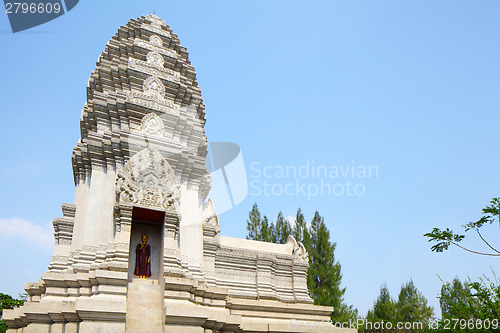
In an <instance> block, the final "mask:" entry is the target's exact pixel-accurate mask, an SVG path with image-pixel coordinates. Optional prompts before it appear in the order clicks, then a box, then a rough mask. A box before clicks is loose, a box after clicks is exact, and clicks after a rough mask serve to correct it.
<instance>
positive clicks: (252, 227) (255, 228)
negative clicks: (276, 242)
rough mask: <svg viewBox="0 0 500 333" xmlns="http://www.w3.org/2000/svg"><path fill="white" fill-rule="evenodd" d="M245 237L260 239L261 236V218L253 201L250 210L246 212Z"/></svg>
mask: <svg viewBox="0 0 500 333" xmlns="http://www.w3.org/2000/svg"><path fill="white" fill-rule="evenodd" d="M247 230H248V235H247V237H246V238H247V239H254V240H261V237H262V218H261V216H260V212H259V207H257V203H254V205H253V207H252V210H251V211H250V213H248V220H247Z"/></svg>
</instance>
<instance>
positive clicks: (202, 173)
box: [3, 15, 352, 333]
mask: <svg viewBox="0 0 500 333" xmlns="http://www.w3.org/2000/svg"><path fill="white" fill-rule="evenodd" d="M204 124H205V106H204V104H203V100H202V98H201V93H200V89H199V87H198V83H197V80H196V73H195V70H194V67H193V66H192V65H191V63H190V61H189V59H188V53H187V51H186V48H184V47H183V46H182V45H181V44H180V42H179V39H178V37H177V35H175V34H174V33H173V32H172V30H171V29H170V28H169V27H168V26H167V25H166V24H165V22H164V21H163V20H161V19H160V18H159V17H157V16H154V15H148V16H146V17H141V18H139V19H136V20H131V21H130V22H128V23H127V24H126V25H124V26H122V27H120V29H119V30H118V32H117V34H116V35H115V36H114V37H113V38H111V40H110V41H109V42H108V44H107V45H106V48H105V50H104V52H103V53H102V54H101V55H100V57H99V59H98V60H97V65H96V68H95V70H94V71H93V72H92V74H91V76H90V79H89V82H88V85H87V102H86V104H85V106H84V108H83V111H82V115H81V119H80V128H81V139H80V140H79V142H78V143H77V145H76V147H75V148H74V149H73V155H72V162H73V173H74V180H75V185H76V194H75V202H74V204H63V205H62V215H63V217H60V218H56V219H55V220H54V222H53V224H54V237H55V248H54V253H53V256H52V260H51V263H50V266H49V267H48V270H47V271H46V272H45V273H43V275H42V277H41V279H40V281H38V282H32V283H27V284H26V285H25V289H26V292H27V293H28V295H29V296H28V300H27V302H26V303H25V304H24V305H23V306H21V307H19V308H15V309H13V310H5V311H4V314H3V320H4V321H5V322H6V324H7V325H8V326H9V327H10V330H8V332H18V333H20V332H23V333H49V332H50V333H95V332H110V333H114V332H120V333H121V332H127V333H132V332H138V333H139V332H140V333H145V332H150V333H160V332H162V333H163V332H165V333H168V332H197V333H202V332H313V331H314V332H324V331H325V330H327V331H335V332H337V331H341V330H340V329H335V328H333V326H332V325H331V324H328V321H329V315H330V313H331V312H332V311H333V308H331V307H324V306H315V305H313V304H312V303H313V302H312V299H311V298H310V296H309V294H308V290H307V283H306V272H307V268H308V257H307V253H306V251H305V250H304V247H303V246H302V244H301V243H297V242H296V241H295V240H294V239H293V237H291V236H290V237H289V239H288V242H287V243H286V244H272V243H263V242H258V241H251V240H245V239H237V238H231V237H224V236H221V235H220V230H219V226H218V218H217V215H216V214H215V211H214V207H213V204H212V201H211V200H210V199H208V198H207V195H208V193H209V190H210V186H211V183H210V174H209V172H208V171H207V167H206V165H205V158H206V155H207V138H206V136H205V131H204ZM143 234H146V235H147V237H148V241H147V243H148V244H149V245H150V247H151V255H150V266H151V276H150V277H147V278H146V279H139V278H138V277H137V276H135V275H134V267H135V261H136V254H135V249H136V246H137V244H139V243H141V236H142V235H143ZM297 323H302V324H303V325H298V324H297ZM304 323H306V326H307V325H308V326H307V327H308V329H304ZM345 331H350V330H345ZM351 331H352V330H351Z"/></svg>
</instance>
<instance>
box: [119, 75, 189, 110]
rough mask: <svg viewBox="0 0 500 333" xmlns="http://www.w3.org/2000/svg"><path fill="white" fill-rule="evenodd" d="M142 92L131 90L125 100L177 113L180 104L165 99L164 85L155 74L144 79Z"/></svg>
mask: <svg viewBox="0 0 500 333" xmlns="http://www.w3.org/2000/svg"><path fill="white" fill-rule="evenodd" d="M142 89H143V92H139V91H131V92H129V93H128V94H127V99H126V101H127V102H129V103H134V104H137V105H140V106H143V107H146V108H150V109H154V110H156V111H162V112H165V113H169V114H173V115H179V113H180V112H179V109H180V106H179V105H176V104H175V103H174V102H173V101H171V100H169V99H165V98H164V95H165V86H164V85H163V82H161V80H160V79H159V78H158V77H157V76H156V75H152V76H150V77H148V78H147V79H146V80H144V83H143V85H142Z"/></svg>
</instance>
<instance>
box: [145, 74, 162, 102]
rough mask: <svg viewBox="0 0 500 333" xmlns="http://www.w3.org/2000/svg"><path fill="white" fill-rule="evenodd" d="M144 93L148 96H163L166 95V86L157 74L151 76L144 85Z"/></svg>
mask: <svg viewBox="0 0 500 333" xmlns="http://www.w3.org/2000/svg"><path fill="white" fill-rule="evenodd" d="M142 89H143V91H144V95H146V96H156V97H158V98H163V96H164V95H165V86H164V85H163V83H162V82H161V80H160V79H159V78H158V77H156V76H150V77H148V78H147V79H146V80H144V83H143V85H142Z"/></svg>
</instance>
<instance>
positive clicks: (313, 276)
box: [247, 204, 358, 322]
mask: <svg viewBox="0 0 500 333" xmlns="http://www.w3.org/2000/svg"><path fill="white" fill-rule="evenodd" d="M247 229H248V231H249V233H248V236H247V239H253V240H263V241H268V242H269V241H272V242H275V243H276V242H277V243H281V244H284V243H286V239H287V237H288V235H289V234H292V235H293V237H294V238H295V239H296V240H297V241H298V242H302V244H304V247H305V249H306V251H307V252H308V254H309V269H308V271H307V286H308V288H309V293H310V295H311V297H312V299H313V300H314V304H316V305H327V306H333V307H334V312H333V313H332V320H333V321H336V322H348V321H349V320H350V319H352V320H356V318H357V315H358V313H357V310H356V309H353V307H352V305H351V306H348V305H347V304H345V303H344V293H345V288H341V287H340V284H341V280H342V274H341V272H340V271H341V266H340V263H339V262H338V261H335V256H334V251H335V247H336V243H331V242H330V232H329V231H328V228H327V227H326V225H325V222H324V219H323V217H321V216H320V215H319V213H318V212H317V211H316V212H315V214H314V218H313V220H312V221H311V226H310V227H309V228H308V227H307V222H306V219H305V217H304V214H302V210H301V209H300V208H299V209H298V210H297V215H296V217H295V225H294V226H293V228H292V227H291V226H290V223H289V222H288V221H287V220H285V219H284V218H283V214H282V213H281V211H280V212H279V213H278V217H277V219H276V224H273V223H272V222H271V223H269V222H268V220H267V217H265V216H264V218H263V219H261V218H260V213H259V212H258V209H257V204H255V205H254V206H253V208H252V211H251V212H250V214H249V221H247Z"/></svg>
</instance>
